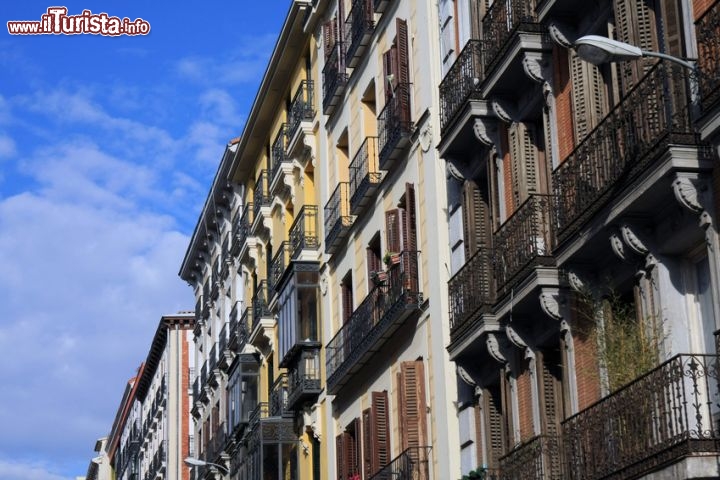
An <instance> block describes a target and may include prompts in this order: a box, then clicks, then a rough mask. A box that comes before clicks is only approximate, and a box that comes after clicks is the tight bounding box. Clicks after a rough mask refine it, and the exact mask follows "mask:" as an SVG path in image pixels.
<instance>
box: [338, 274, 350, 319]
mask: <svg viewBox="0 0 720 480" xmlns="http://www.w3.org/2000/svg"><path fill="white" fill-rule="evenodd" d="M340 290H341V295H342V299H341V301H342V315H343V324H345V323H347V322H348V321H349V320H350V317H351V316H352V313H353V291H352V280H351V279H346V280H344V281H343V283H341V284H340Z"/></svg>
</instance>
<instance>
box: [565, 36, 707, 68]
mask: <svg viewBox="0 0 720 480" xmlns="http://www.w3.org/2000/svg"><path fill="white" fill-rule="evenodd" d="M575 50H576V51H577V54H578V56H579V57H580V58H581V59H583V60H585V61H586V62H590V63H592V64H593V65H600V64H601V63H608V62H624V61H627V60H636V59H638V58H641V57H657V58H662V59H664V60H668V61H670V62H675V63H677V64H679V65H682V66H683V67H685V68H687V69H689V70H692V71H693V72H695V71H696V70H697V67H696V66H695V64H693V63H691V62H688V61H687V60H684V59H682V58H678V57H674V56H672V55H668V54H666V53H660V52H650V51H647V50H642V49H641V48H640V47H636V46H635V45H630V44H629V43H625V42H619V41H617V40H613V39H611V38H607V37H602V36H600V35H585V36H583V37H580V38H578V39H577V40H576V41H575Z"/></svg>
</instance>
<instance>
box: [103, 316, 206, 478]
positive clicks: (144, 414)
mask: <svg viewBox="0 0 720 480" xmlns="http://www.w3.org/2000/svg"><path fill="white" fill-rule="evenodd" d="M194 322H195V316H194V314H192V313H178V314H175V315H165V316H163V317H162V318H161V320H160V322H159V324H158V327H157V330H156V332H155V335H154V337H153V341H152V344H151V346H150V350H149V352H148V356H147V358H146V360H145V362H144V363H143V364H142V365H141V366H140V368H139V369H138V375H137V376H136V377H134V378H133V379H132V380H130V382H129V383H128V385H127V387H126V389H125V393H124V395H123V400H122V402H121V404H120V407H119V409H118V413H117V415H116V418H115V422H114V423H113V428H112V430H111V433H110V436H109V437H108V440H107V448H106V451H107V457H108V458H109V463H110V465H111V466H112V472H113V475H114V476H113V477H109V476H108V477H107V478H114V479H117V480H161V479H165V478H172V479H179V480H182V479H187V478H189V471H188V469H187V468H186V467H185V465H184V463H183V460H184V459H185V458H186V457H188V456H189V455H190V454H191V449H192V447H191V443H192V430H191V422H190V408H191V406H190V400H191V395H190V388H191V384H190V368H189V365H190V364H192V361H193V357H194V349H193V348H191V347H192V345H193V344H192V331H193V328H194ZM93 462H94V460H93ZM100 466H101V467H102V465H100ZM101 472H102V471H101V470H98V475H100V474H101ZM98 478H105V477H103V476H98Z"/></svg>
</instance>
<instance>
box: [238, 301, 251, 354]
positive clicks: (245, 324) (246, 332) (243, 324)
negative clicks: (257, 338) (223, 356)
mask: <svg viewBox="0 0 720 480" xmlns="http://www.w3.org/2000/svg"><path fill="white" fill-rule="evenodd" d="M252 327H253V308H252V307H247V308H246V309H245V310H243V312H242V316H240V321H239V322H238V348H237V350H236V351H237V352H238V353H240V352H241V351H242V349H243V347H245V344H246V343H247V340H248V338H250V332H252Z"/></svg>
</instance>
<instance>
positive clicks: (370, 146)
mask: <svg viewBox="0 0 720 480" xmlns="http://www.w3.org/2000/svg"><path fill="white" fill-rule="evenodd" d="M349 171H350V213H352V214H353V215H358V214H359V213H361V212H362V210H363V208H364V207H365V206H366V205H367V204H368V203H369V202H370V200H371V199H372V196H373V195H374V194H375V192H376V191H377V189H378V186H379V185H380V181H381V180H382V173H381V172H380V169H379V165H378V138H377V137H366V138H365V141H364V142H363V143H362V145H360V148H359V149H358V151H357V153H356V154H355V157H353V159H352V161H351V162H350V166H349Z"/></svg>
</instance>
